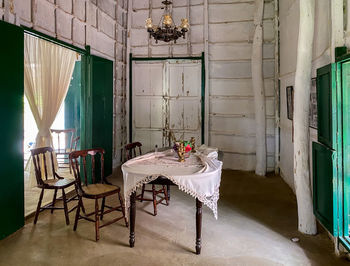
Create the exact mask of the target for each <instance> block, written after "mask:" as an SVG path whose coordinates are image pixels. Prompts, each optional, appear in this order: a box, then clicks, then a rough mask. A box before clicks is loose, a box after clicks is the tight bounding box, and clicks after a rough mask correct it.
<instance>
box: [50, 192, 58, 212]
mask: <svg viewBox="0 0 350 266" xmlns="http://www.w3.org/2000/svg"><path fill="white" fill-rule="evenodd" d="M56 197H57V188H56V189H55V192H54V193H53V199H52V207H55V203H56ZM53 211H54V209H51V213H53Z"/></svg>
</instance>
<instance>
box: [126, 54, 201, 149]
mask: <svg viewBox="0 0 350 266" xmlns="http://www.w3.org/2000/svg"><path fill="white" fill-rule="evenodd" d="M204 59H205V58H204V52H202V55H201V56H183V57H133V56H132V53H130V55H129V62H130V63H129V142H132V62H133V61H145V62H147V61H165V60H201V65H202V77H201V81H202V82H201V83H202V84H201V85H202V86H201V87H202V88H201V101H202V102H201V118H202V125H201V135H202V136H201V137H202V144H203V143H204V136H205V134H204V133H205V132H204V130H205V128H204V125H205V123H204V119H205V61H204Z"/></svg>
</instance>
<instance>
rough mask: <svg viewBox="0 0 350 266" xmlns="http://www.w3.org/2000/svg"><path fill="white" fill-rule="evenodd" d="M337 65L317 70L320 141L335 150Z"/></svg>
mask: <svg viewBox="0 0 350 266" xmlns="http://www.w3.org/2000/svg"><path fill="white" fill-rule="evenodd" d="M335 73H336V71H335V64H329V65H327V66H325V67H322V68H320V69H317V80H316V82H317V103H318V104H317V122H318V141H319V142H320V143H323V144H325V145H327V146H328V147H330V148H332V149H335V145H336V140H335V139H336V135H335V134H334V129H336V121H337V120H336V117H335V115H336V110H333V108H336V78H335Z"/></svg>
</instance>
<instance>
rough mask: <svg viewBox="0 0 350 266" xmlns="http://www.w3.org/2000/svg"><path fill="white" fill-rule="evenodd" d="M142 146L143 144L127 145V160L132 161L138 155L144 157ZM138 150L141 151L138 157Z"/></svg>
mask: <svg viewBox="0 0 350 266" xmlns="http://www.w3.org/2000/svg"><path fill="white" fill-rule="evenodd" d="M141 146H142V144H141V143H140V142H133V143H129V144H127V145H125V153H126V160H130V159H132V158H134V157H136V156H138V155H142V151H141ZM137 148H138V150H139V153H138V155H137V152H136V150H137Z"/></svg>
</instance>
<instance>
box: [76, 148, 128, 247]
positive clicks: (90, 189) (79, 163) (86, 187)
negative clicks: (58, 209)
mask: <svg viewBox="0 0 350 266" xmlns="http://www.w3.org/2000/svg"><path fill="white" fill-rule="evenodd" d="M104 153H105V151H104V149H102V148H96V149H88V150H82V151H73V152H71V153H70V155H69V161H70V164H71V166H72V169H73V173H74V176H75V180H76V183H77V192H78V197H79V203H78V208H77V212H76V216H75V222H74V228H73V230H74V231H76V230H77V226H78V220H79V219H85V220H87V221H90V222H94V223H95V238H96V241H98V240H99V238H100V233H99V229H100V228H102V227H104V226H107V225H110V224H112V223H115V222H117V221H119V220H121V219H124V221H125V225H126V226H127V227H128V223H127V220H126V217H125V209H124V204H123V199H122V197H121V194H120V188H119V187H118V186H115V185H112V184H110V183H109V182H107V180H106V179H105V176H104ZM96 155H99V157H100V167H101V176H100V179H101V180H100V183H98V182H97V180H96V179H97V178H96V171H95V169H96V166H95V163H96V161H97V160H98V158H97V159H96V157H95V156H96ZM90 163H91V182H89V180H88V169H87V168H88V167H87V164H88V165H90ZM80 168H81V169H82V172H83V175H82V176H81V173H80ZM114 194H117V195H118V199H119V203H120V205H119V206H117V207H110V206H107V205H106V204H105V203H106V197H108V196H111V195H114ZM83 198H87V199H94V200H95V210H94V211H93V212H91V213H85V211H84V209H82V210H83V213H84V215H81V214H80V208H82V207H83V206H84V205H83ZM99 199H102V206H101V209H99V204H98V200H99ZM105 208H108V210H106V211H105V210H104V209H105ZM112 211H120V212H122V216H121V217H118V218H115V219H113V220H111V221H109V222H106V223H104V224H102V225H100V220H101V221H102V219H103V216H104V215H105V214H107V213H110V212H112ZM91 215H94V216H95V218H94V219H92V218H90V216H91Z"/></svg>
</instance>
